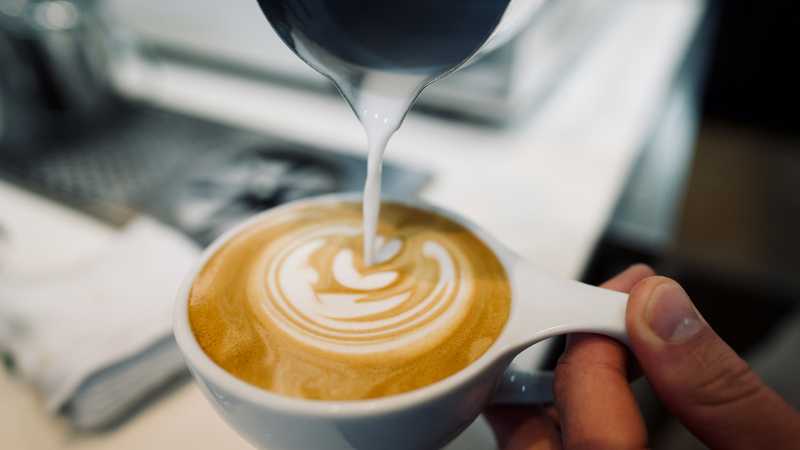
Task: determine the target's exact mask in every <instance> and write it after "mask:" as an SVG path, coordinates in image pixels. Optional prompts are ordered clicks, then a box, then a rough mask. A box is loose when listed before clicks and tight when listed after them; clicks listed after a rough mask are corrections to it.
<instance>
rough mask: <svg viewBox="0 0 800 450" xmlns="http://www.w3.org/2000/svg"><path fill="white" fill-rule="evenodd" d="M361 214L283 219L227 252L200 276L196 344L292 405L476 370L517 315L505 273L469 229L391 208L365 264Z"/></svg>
mask: <svg viewBox="0 0 800 450" xmlns="http://www.w3.org/2000/svg"><path fill="white" fill-rule="evenodd" d="M360 206H361V205H360V204H358V203H348V202H341V203H337V202H331V203H316V204H310V205H299V206H295V207H291V208H285V209H282V210H280V211H279V212H278V213H275V214H270V215H267V216H266V217H264V218H263V219H262V220H260V221H258V222H255V223H254V224H252V225H251V226H250V227H247V228H245V229H244V230H242V231H241V232H240V233H238V234H237V235H235V236H233V237H232V238H231V239H230V240H229V241H227V242H225V243H224V244H223V245H222V246H220V247H219V249H217V251H216V252H215V254H214V255H213V256H212V257H211V258H209V260H208V262H207V263H206V264H205V266H204V267H203V269H202V270H201V271H200V273H199V274H198V275H197V277H196V279H195V281H194V283H193V284H192V289H191V292H190V294H189V295H190V299H189V319H190V322H191V327H192V331H193V332H194V335H195V337H196V338H197V342H198V343H199V344H200V346H201V347H202V348H203V350H204V351H205V352H206V354H208V355H209V356H210V357H211V359H212V360H214V361H215V362H216V363H217V364H218V365H219V366H221V367H222V368H224V369H225V370H226V371H228V372H229V373H231V374H233V375H235V376H236V377H238V378H240V379H242V380H244V381H247V382H249V383H251V384H254V385H256V386H260V387H263V388H265V389H268V390H270V391H273V392H276V393H280V394H283V395H288V396H294V397H302V398H307V399H326V400H355V399H365V398H375V397H382V396H386V395H392V394H396V393H400V392H406V391H410V390H413V389H416V388H418V387H421V386H425V385H428V384H431V383H434V382H436V381H437V380H440V379H442V378H445V377H447V376H449V375H451V374H453V373H455V372H457V371H459V370H461V369H463V368H464V367H466V366H467V365H469V364H470V363H471V362H472V361H474V360H475V359H477V358H478V357H479V356H480V355H482V354H483V353H484V352H485V351H486V350H487V349H488V348H489V346H490V345H491V344H492V342H494V341H495V340H496V339H497V337H498V336H499V334H500V332H501V330H502V328H503V326H504V324H505V322H506V319H507V318H508V313H509V307H510V287H509V285H508V279H507V277H506V274H505V270H504V269H503V266H502V264H501V263H500V262H499V261H498V260H497V257H496V256H495V255H494V253H492V251H491V250H490V249H489V248H487V247H486V245H485V244H483V243H482V242H481V241H480V240H479V239H478V238H477V237H475V236H474V235H473V234H472V233H470V232H469V231H468V230H467V229H465V228H464V227H462V226H460V225H459V224H457V223H454V222H453V221H451V220H448V219H446V218H444V217H441V216H438V215H435V214H433V213H430V212H427V211H424V210H419V209H415V208H411V207H407V206H403V205H399V204H395V203H383V205H382V208H381V216H380V222H379V224H378V233H379V235H380V236H381V237H382V238H381V239H379V243H378V244H379V245H378V246H377V247H378V248H377V250H378V251H377V252H376V254H375V255H374V258H375V260H374V261H373V264H372V265H369V266H367V265H365V264H364V260H363V252H362V250H363V243H362V239H361V237H362V236H361V223H362V222H361V221H362V214H361V208H360Z"/></svg>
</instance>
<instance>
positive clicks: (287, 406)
mask: <svg viewBox="0 0 800 450" xmlns="http://www.w3.org/2000/svg"><path fill="white" fill-rule="evenodd" d="M337 201H338V202H352V201H356V202H360V201H361V194H360V193H358V192H346V193H335V194H327V195H321V196H314V197H308V198H304V199H299V200H294V201H291V202H288V203H285V204H283V205H279V206H276V207H273V208H270V209H268V210H266V211H263V212H260V213H258V214H255V215H254V216H252V217H250V218H248V219H246V220H244V221H243V222H241V223H239V224H237V225H236V226H234V227H233V228H231V229H230V230H228V231H227V232H225V233H224V234H222V235H221V236H219V237H218V238H216V239H215V240H214V241H213V242H212V243H211V244H210V245H209V246H208V247H207V248H206V249H205V250H203V252H202V254H201V255H200V257H199V258H198V260H197V261H196V262H195V263H194V265H193V266H192V268H191V269H190V271H189V273H188V275H187V276H186V277H185V278H184V280H183V282H182V283H181V286H180V288H179V290H178V296H177V300H176V303H175V311H174V316H173V333H174V335H175V340H176V342H177V344H178V347H179V348H180V350H181V353H182V355H183V358H184V359H185V360H186V362H187V365H188V366H189V368H190V369H191V370H192V371H197V372H198V373H199V374H200V375H201V376H202V377H203V378H207V379H208V380H210V381H211V382H212V383H213V384H214V385H215V386H218V387H222V388H224V389H225V390H227V391H228V392H232V393H234V394H236V395H237V396H239V397H240V398H243V399H247V400H248V401H250V402H253V403H258V404H260V405H264V406H267V407H270V408H272V409H276V410H280V411H283V412H285V413H289V414H296V415H303V416H314V417H337V418H344V417H351V418H353V417H361V416H366V415H374V414H376V413H389V412H394V411H399V410H405V409H408V408H410V407H413V406H417V405H420V404H422V403H426V402H428V401H432V400H435V399H437V398H439V397H442V396H444V395H446V394H448V393H451V392H453V391H455V390H457V389H458V388H459V387H460V386H463V385H465V384H466V383H468V382H469V381H470V380H472V379H473V378H475V377H477V376H479V375H480V374H482V373H483V372H485V371H486V370H487V369H488V368H489V367H490V366H491V365H492V363H494V362H495V361H497V360H498V359H499V358H500V357H501V356H503V355H504V354H505V353H507V350H508V349H507V348H504V346H503V343H504V342H505V341H507V337H508V334H509V333H510V329H511V327H510V326H509V324H510V323H511V314H513V311H514V297H515V295H514V286H513V283H512V270H513V267H514V265H515V263H516V262H517V261H518V260H519V257H517V256H516V255H515V254H513V253H512V252H511V251H510V250H508V249H506V248H505V247H504V246H502V245H501V244H500V243H499V242H498V241H497V240H495V239H494V238H493V237H491V236H490V235H488V234H487V233H486V232H485V231H483V230H482V229H481V228H479V227H478V226H477V225H475V224H474V223H472V222H470V221H469V220H467V219H465V218H464V217H462V216H460V215H458V214H456V213H453V212H451V211H448V210H446V209H443V208H440V207H438V206H435V205H432V204H430V203H428V202H426V201H423V200H421V199H399V198H395V197H391V196H384V197H382V198H381V202H385V201H389V202H393V203H399V204H401V205H404V206H410V207H414V208H420V209H424V210H426V211H429V212H433V213H435V214H438V215H441V216H443V217H445V218H448V219H450V220H453V221H454V222H456V223H458V224H460V225H461V226H463V227H465V228H467V229H468V230H469V231H470V232H472V233H473V234H474V235H475V236H476V237H477V238H478V239H480V240H481V242H483V243H484V244H485V245H486V246H487V247H488V248H489V249H490V250H491V251H492V252H493V253H494V254H495V256H496V257H497V259H498V261H500V264H501V265H502V266H503V268H504V269H505V271H506V276H507V277H508V280H509V287H510V289H511V307H510V310H509V318H508V319H507V320H506V323H505V324H504V325H503V329H502V331H501V332H500V335H499V336H498V337H497V339H495V341H494V342H493V343H492V345H491V346H490V347H489V348H488V349H487V350H486V352H484V354H483V355H481V356H480V357H479V358H478V359H476V360H475V361H473V362H472V364H469V365H468V366H467V367H465V368H463V369H461V370H459V371H458V372H456V373H454V374H452V375H450V376H448V377H446V378H443V379H441V380H439V381H436V382H434V383H431V384H429V385H426V386H423V387H421V388H417V389H414V390H412V391H408V392H403V393H400V394H395V395H389V396H385V397H378V398H373V399H363V400H337V401H332V400H311V399H304V398H297V397H289V396H285V395H281V394H276V393H273V392H270V391H268V390H266V389H263V388H260V387H257V386H255V385H252V384H250V383H248V382H246V381H244V380H241V379H239V378H237V377H236V376H234V375H233V374H231V373H229V372H227V371H226V370H225V369H223V368H222V367H220V366H219V365H217V363H216V362H214V360H212V359H211V357H209V356H208V355H207V354H206V353H205V351H203V349H202V348H201V347H200V344H199V343H198V342H197V340H196V338H195V335H194V333H193V332H192V329H191V325H190V323H189V307H188V301H189V292H190V291H191V287H192V284H193V283H194V280H195V278H196V277H197V275H198V273H199V272H200V271H201V270H202V269H203V267H205V265H206V263H207V262H208V260H209V259H210V258H211V256H213V255H214V254H215V253H216V252H217V250H219V248H220V247H221V246H223V245H224V244H225V243H227V242H228V241H229V240H230V239H231V238H233V237H234V236H235V235H237V234H239V233H240V232H241V231H242V230H244V229H245V228H248V227H249V226H251V225H252V224H254V223H256V222H259V221H261V220H263V219H264V218H266V217H268V216H271V215H275V214H280V213H281V212H282V211H284V210H286V209H289V208H293V207H297V206H299V205H303V204H315V203H330V202H337Z"/></svg>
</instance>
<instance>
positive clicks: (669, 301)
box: [645, 282, 705, 343]
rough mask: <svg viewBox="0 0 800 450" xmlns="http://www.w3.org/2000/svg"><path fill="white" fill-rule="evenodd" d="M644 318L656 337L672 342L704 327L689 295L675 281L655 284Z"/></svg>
mask: <svg viewBox="0 0 800 450" xmlns="http://www.w3.org/2000/svg"><path fill="white" fill-rule="evenodd" d="M645 319H646V320H647V323H648V324H649V325H650V329H652V330H653V332H654V333H655V334H656V335H657V336H658V337H660V338H661V339H663V340H665V341H668V342H673V343H677V342H683V341H686V340H688V339H689V338H691V337H692V336H694V335H696V334H697V333H699V332H700V330H702V329H703V327H705V322H703V319H702V318H701V317H700V314H698V312H697V310H696V309H695V308H694V305H692V301H691V300H689V296H688V295H686V292H685V291H684V290H683V288H681V287H680V285H678V284H677V283H675V282H667V283H663V284H660V285H658V286H656V288H655V289H654V290H653V293H652V294H650V300H649V302H648V304H647V310H646V312H645Z"/></svg>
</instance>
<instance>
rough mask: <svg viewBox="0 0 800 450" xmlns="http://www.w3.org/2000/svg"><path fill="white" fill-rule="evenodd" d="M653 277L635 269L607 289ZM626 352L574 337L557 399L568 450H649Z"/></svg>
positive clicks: (560, 370) (597, 339) (602, 340)
mask: <svg viewBox="0 0 800 450" xmlns="http://www.w3.org/2000/svg"><path fill="white" fill-rule="evenodd" d="M652 275H653V271H652V269H650V268H649V267H647V266H644V265H637V266H633V267H631V268H629V269H628V270H626V271H625V272H623V273H622V274H620V275H617V276H616V277H615V278H613V279H612V280H610V281H608V282H607V283H605V284H604V285H603V287H606V288H609V289H615V290H619V291H628V290H629V289H630V288H631V287H633V286H634V285H636V283H638V282H639V281H640V280H642V279H644V278H647V277H649V276H652ZM626 360H627V358H626V351H625V349H624V347H623V346H622V345H621V344H619V343H618V342H616V341H614V340H612V339H610V338H607V337H602V336H597V335H590V334H579V335H573V336H570V338H569V340H568V344H567V350H566V351H565V353H564V355H563V356H562V357H561V359H560V360H559V362H558V366H556V377H555V397H556V406H557V409H558V413H559V419H560V421H561V431H562V435H563V443H564V447H565V448H567V449H581V448H598V449H603V448H608V449H612V448H613V449H617V448H620V449H634V448H644V447H646V445H647V430H646V428H645V425H644V421H643V420H642V417H641V414H640V413H639V408H638V406H637V404H636V400H635V399H634V397H633V392H632V391H631V389H630V386H629V385H628V380H627V374H626Z"/></svg>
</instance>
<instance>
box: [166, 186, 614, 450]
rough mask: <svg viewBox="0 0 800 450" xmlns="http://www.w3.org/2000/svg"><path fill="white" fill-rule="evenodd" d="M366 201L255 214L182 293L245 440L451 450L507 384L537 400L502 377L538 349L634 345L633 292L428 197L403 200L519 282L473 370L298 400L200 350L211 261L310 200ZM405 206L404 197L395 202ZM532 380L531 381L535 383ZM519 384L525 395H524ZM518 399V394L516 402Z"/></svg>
mask: <svg viewBox="0 0 800 450" xmlns="http://www.w3.org/2000/svg"><path fill="white" fill-rule="evenodd" d="M342 201H347V202H359V201H360V197H359V196H358V195H357V194H335V195H330V196H323V197H316V198H311V199H305V200H300V201H297V202H293V203H289V204H286V205H283V206H280V207H277V208H273V209H270V210H268V211H266V212H264V213H261V214H259V215H256V216H255V217H253V218H251V219H250V220H247V221H246V222H244V223H242V224H240V225H239V226H237V227H235V228H233V229H232V230H230V231H229V232H227V233H225V234H224V235H223V236H221V237H220V238H218V239H217V240H216V241H215V242H214V243H213V244H211V246H209V247H208V248H207V249H206V251H205V252H204V253H203V255H202V257H201V258H200V261H198V263H197V265H196V266H195V267H194V268H193V269H192V271H191V272H190V274H189V275H188V277H187V278H186V280H185V282H184V283H183V285H182V286H181V288H180V292H179V293H178V299H177V306H176V311H175V318H174V321H175V324H174V331H175V338H176V340H177V342H178V345H179V346H180V349H181V351H182V352H183V355H184V358H185V359H186V362H187V364H188V366H189V369H190V370H191V372H192V374H193V375H194V377H195V379H196V380H197V382H198V384H199V385H200V387H201V389H202V391H203V392H204V394H205V395H206V397H208V399H209V401H210V402H211V404H212V405H213V406H214V407H215V408H216V409H217V411H218V412H219V413H220V414H221V415H222V417H223V418H224V419H225V420H226V421H227V422H228V423H229V424H230V425H231V426H232V427H233V428H234V429H236V430H237V431H238V432H239V433H240V434H241V435H242V436H243V437H245V438H246V439H247V440H248V441H250V442H251V443H252V444H253V445H255V446H257V447H259V448H266V449H269V450H317V449H320V450H322V449H324V450H340V449H341V450H345V449H347V450H352V449H359V450H360V449H365V450H375V449H380V450H394V449H397V450H401V449H402V450H408V449H415V450H417V449H422V450H424V449H435V448H439V447H442V446H444V445H445V444H447V443H448V442H449V441H450V440H452V439H453V438H454V437H455V436H457V435H458V434H459V433H460V432H461V431H463V430H464V429H465V428H466V427H467V426H468V425H470V423H472V421H473V420H475V418H476V417H477V416H478V415H479V414H480V412H481V411H482V410H483V408H484V407H485V406H486V405H487V404H489V403H490V402H491V401H492V399H493V395H494V394H495V393H496V389H497V387H498V385H499V384H500V383H501V382H503V383H505V386H504V390H503V396H504V397H506V400H507V401H512V402H513V401H515V400H521V401H535V400H536V394H533V395H532V394H531V392H532V391H531V390H528V389H526V385H525V384H524V383H523V384H519V383H517V384H511V385H509V384H508V383H509V382H510V381H514V380H513V378H514V377H511V379H510V380H509V378H508V377H506V378H505V379H504V377H503V374H504V372H505V370H506V368H507V367H508V365H509V363H510V362H511V360H512V359H513V358H514V357H515V356H516V355H517V354H518V353H520V352H521V351H522V350H524V349H525V348H527V347H529V346H530V345H532V344H534V343H536V342H538V341H541V340H542V339H546V338H549V337H552V336H555V335H559V334H565V333H572V332H590V333H600V334H605V335H608V336H611V337H614V338H616V339H618V340H621V341H623V342H624V341H625V340H626V334H625V308H626V303H627V298H628V297H627V295H626V294H621V293H618V292H613V291H609V290H605V289H600V288H597V287H592V286H589V285H586V284H582V283H579V282H576V281H567V280H561V279H557V278H554V277H550V276H548V275H546V274H544V272H542V271H541V270H539V269H537V268H535V267H534V266H533V265H531V264H529V263H527V262H526V261H524V260H523V259H522V258H521V257H520V256H518V255H516V254H515V253H514V252H512V251H511V250H509V249H507V248H505V247H504V246H502V245H501V244H500V243H499V242H498V241H496V240H495V239H494V238H492V237H491V236H489V235H488V234H486V233H485V232H484V231H482V230H481V229H480V228H478V227H477V226H475V225H474V224H472V223H470V222H469V221H467V220H465V219H463V218H461V217H458V216H457V215H454V214H452V213H450V212H447V211H444V210H442V209H440V208H437V207H434V206H431V205H428V204H425V203H423V202H420V201H400V202H401V203H404V204H407V205H410V206H414V207H417V208H421V209H424V210H428V211H432V212H434V213H436V214H439V215H442V216H445V217H447V218H449V219H451V220H453V221H455V222H458V223H460V224H461V225H463V226H465V227H466V228H468V229H469V230H471V231H472V232H473V233H474V234H475V235H476V236H478V237H479V238H480V239H481V240H482V241H483V242H484V243H485V244H486V245H487V246H488V247H489V248H491V249H492V250H493V251H494V252H495V254H496V255H497V257H498V259H499V260H500V261H501V262H502V264H503V265H504V267H505V269H506V271H507V273H508V277H509V281H510V283H511V311H510V315H509V318H508V322H506V325H505V327H504V328H503V330H502V332H501V334H500V336H499V337H498V338H497V340H496V341H495V342H494V344H493V345H492V346H491V347H490V348H489V349H488V350H487V351H486V353H485V354H484V355H483V356H481V357H480V358H478V359H477V360H475V361H474V362H473V363H472V364H470V365H469V366H468V367H466V368H465V369H463V370H461V371H460V372H457V373H455V374H453V375H451V376H450V377H448V378H445V379H443V380H441V381H438V382H436V383H433V384H431V385H428V386H425V387H423V388H420V389H417V390H414V391H411V392H407V393H403V394H399V395H393V396H389V397H383V398H378V399H371V400H357V401H318V400H304V399H297V398H290V397H285V396H281V395H278V394H274V393H272V392H269V391H267V390H264V389H261V388H258V387H256V386H253V385H250V384H248V383H246V382H244V381H242V380H239V379H238V378H236V377H234V376H233V375H231V374H229V373H228V372H226V371H225V370H224V369H223V368H221V367H219V366H218V365H216V363H214V361H212V360H211V358H209V357H208V356H207V355H206V354H205V353H204V352H203V350H202V349H201V348H200V345H199V344H198V343H197V341H196V340H195V337H194V334H193V333H192V330H191V327H190V325H189V310H188V300H189V291H190V289H191V286H192V283H193V282H194V279H195V277H196V276H197V274H198V273H199V271H200V270H201V269H202V268H203V266H204V265H205V264H206V261H208V259H209V258H210V257H211V256H212V255H213V254H214V253H215V252H216V251H217V250H218V249H219V248H220V247H221V246H222V245H224V244H225V243H226V242H227V241H228V240H230V239H231V238H232V237H233V236H235V235H237V234H238V233H240V232H241V231H242V230H243V229H244V228H246V227H248V226H250V225H251V224H253V223H254V222H258V221H261V220H263V219H265V218H266V217H268V216H272V215H277V214H281V213H282V211H284V210H285V209H287V208H292V207H294V206H297V205H300V204H304V205H313V204H321V203H329V202H342ZM395 201H397V200H395ZM528 378H529V379H530V377H528ZM517 387H518V388H519V389H517ZM515 397H517V398H515Z"/></svg>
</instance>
